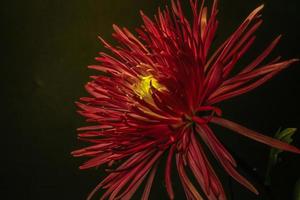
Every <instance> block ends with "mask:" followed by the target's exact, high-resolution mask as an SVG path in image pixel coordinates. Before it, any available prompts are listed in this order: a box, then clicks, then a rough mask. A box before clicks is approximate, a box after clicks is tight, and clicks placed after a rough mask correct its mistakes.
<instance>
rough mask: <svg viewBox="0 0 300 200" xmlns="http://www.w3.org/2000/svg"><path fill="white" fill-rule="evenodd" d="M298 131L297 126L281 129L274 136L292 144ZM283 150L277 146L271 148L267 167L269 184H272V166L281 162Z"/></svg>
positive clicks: (266, 179) (266, 181)
mask: <svg viewBox="0 0 300 200" xmlns="http://www.w3.org/2000/svg"><path fill="white" fill-rule="evenodd" d="M296 131H297V129H296V128H286V129H284V130H283V131H281V129H279V130H278V131H277V132H276V134H275V135H274V138H276V139H278V140H281V141H282V142H286V143H288V144H290V143H292V142H293V138H292V136H293V135H294V134H295V132H296ZM281 152H283V150H281V149H276V148H271V150H270V154H269V161H268V167H267V172H266V177H265V185H268V186H269V185H270V184H271V177H270V175H271V171H272V168H273V167H274V166H275V165H276V164H277V163H278V162H279V159H278V156H279V154H280V153H281Z"/></svg>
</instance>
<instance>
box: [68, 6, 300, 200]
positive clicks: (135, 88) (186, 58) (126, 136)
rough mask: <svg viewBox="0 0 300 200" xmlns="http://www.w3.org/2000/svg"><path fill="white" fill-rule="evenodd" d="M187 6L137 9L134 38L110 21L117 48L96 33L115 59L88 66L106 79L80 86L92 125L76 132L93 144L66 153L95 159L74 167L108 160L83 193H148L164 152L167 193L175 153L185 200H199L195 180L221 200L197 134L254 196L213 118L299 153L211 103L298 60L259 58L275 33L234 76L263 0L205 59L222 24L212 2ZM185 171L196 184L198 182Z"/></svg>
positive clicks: (85, 113) (95, 78) (125, 196)
mask: <svg viewBox="0 0 300 200" xmlns="http://www.w3.org/2000/svg"><path fill="white" fill-rule="evenodd" d="M190 5H191V11H192V13H193V17H192V20H191V21H189V20H187V18H186V17H185V16H184V14H183V10H182V7H181V5H180V2H179V1H176V2H175V1H172V8H171V9H169V8H168V7H166V8H165V9H164V10H163V11H161V10H158V13H157V15H156V16H155V18H154V20H151V19H150V18H148V17H147V16H146V15H145V14H143V13H141V16H142V19H143V22H144V24H143V25H142V26H141V28H139V29H137V33H138V37H136V36H134V35H133V34H132V33H131V32H129V31H128V30H127V29H126V28H119V27H118V26H116V25H114V26H113V28H114V30H115V33H114V34H113V36H114V37H115V38H116V39H117V40H118V41H119V43H120V46H117V47H114V46H111V45H110V44H108V43H107V42H105V41H104V40H103V39H101V38H100V39H101V41H102V42H103V44H104V45H105V46H106V47H107V48H108V49H109V50H111V51H112V52H113V55H108V54H106V53H103V52H101V53H100V56H99V57H97V58H96V60H97V61H99V62H100V64H99V65H93V66H89V68H92V69H96V70H99V71H103V72H106V73H107V75H105V76H104V75H97V76H92V79H93V80H92V81H91V82H89V83H87V85H86V90H87V91H88V93H89V94H90V95H91V97H84V98H81V99H80V102H78V103H77V105H78V107H79V108H80V111H79V113H80V114H81V115H83V116H85V117H86V118H87V121H88V122H93V123H95V124H96V125H94V126H88V127H83V128H79V129H78V130H79V131H80V133H79V138H80V139H82V140H84V141H88V142H90V143H92V144H93V145H92V146H89V147H86V148H83V149H80V150H77V151H74V152H72V154H73V155H74V156H76V157H77V156H87V157H91V159H90V160H88V161H87V162H86V163H84V164H83V165H82V166H81V167H80V169H87V168H92V167H98V166H100V165H104V164H107V165H108V166H109V168H110V170H108V172H109V175H108V176H107V177H106V178H105V179H104V180H102V182H101V183H100V184H99V185H98V186H97V187H96V188H95V189H94V191H93V192H92V193H91V194H90V196H89V197H88V199H90V198H91V197H92V196H93V195H94V194H95V192H97V191H98V190H99V189H104V190H106V191H105V193H104V194H103V196H102V199H105V198H109V199H130V198H131V196H132V195H133V194H134V192H135V191H136V190H137V188H138V187H139V186H140V185H141V183H142V182H143V181H144V180H146V185H145V189H144V193H143V196H142V199H148V196H149V193H150V189H151V185H152V183H153V180H154V177H155V174H156V170H157V166H158V163H159V162H160V160H161V158H162V156H163V154H167V155H166V157H167V159H166V168H165V175H164V176H165V185H166V190H167V192H168V195H169V197H170V199H174V191H173V189H172V181H171V169H172V166H171V164H172V159H175V160H176V167H177V171H178V175H179V177H180V180H181V182H182V185H183V189H184V191H185V194H186V197H187V199H197V200H199V199H202V197H201V195H200V194H199V192H198V189H197V188H198V187H199V186H200V187H201V189H202V192H203V194H205V196H206V197H207V198H208V199H209V200H217V199H218V200H222V199H226V196H225V193H224V190H223V188H222V184H221V182H220V181H219V179H218V176H217V175H216V173H215V172H214V170H213V168H212V166H211V164H210V163H209V160H208V158H207V156H206V154H205V152H204V150H203V147H202V146H201V144H200V143H199V140H201V141H202V142H203V143H205V144H206V145H207V147H208V148H209V150H210V151H211V152H212V154H213V155H214V157H215V158H216V160H217V161H218V162H219V163H220V164H221V165H222V166H223V167H224V169H225V171H226V172H227V173H228V174H229V175H230V176H231V177H232V178H234V179H235V180H236V181H238V182H239V183H241V184H242V185H244V186H245V187H247V188H248V189H249V190H251V191H252V192H254V193H256V194H257V193H258V192H257V190H256V189H255V188H254V187H253V186H252V185H251V183H249V182H248V181H247V180H246V179H245V178H244V177H242V176H241V175H240V174H239V173H238V172H237V171H236V162H235V160H234V158H233V157H232V156H231V155H230V153H229V152H228V151H227V150H226V149H225V148H224V146H223V145H222V144H221V142H220V141H219V140H218V139H217V137H216V136H215V134H214V133H213V131H212V130H211V128H210V127H209V124H210V123H214V124H218V125H220V126H223V127H225V128H228V129H231V130H233V131H235V132H237V133H239V134H241V135H243V136H246V137H248V138H251V139H253V140H256V141H259V142H261V143H264V144H267V145H270V146H272V147H276V148H279V149H283V150H286V151H291V152H295V153H300V150H299V149H297V148H295V147H293V146H290V145H289V144H286V143H283V142H280V141H278V140H275V139H272V138H270V137H267V136H265V135H262V134H260V133H257V132H255V131H252V130H250V129H247V128H245V127H243V126H241V125H239V124H236V123H234V122H232V121H229V120H227V119H224V118H222V117H221V114H222V113H221V110H220V109H219V108H218V107H216V106H215V105H216V104H217V103H219V102H221V101H224V100H226V99H229V98H232V97H235V96H237V95H240V94H243V93H246V92H248V91H250V90H252V89H254V88H256V87H258V86H259V85H261V84H263V83H264V82H266V81H267V80H269V79H270V78H272V77H273V76H274V75H275V74H277V73H278V72H280V71H281V70H283V69H285V68H287V67H288V66H289V65H290V64H291V63H293V62H295V61H296V59H292V60H287V61H279V59H280V58H276V59H274V60H272V61H271V62H269V63H268V64H261V63H262V62H263V61H264V60H265V58H266V57H267V56H268V55H269V53H270V52H271V51H272V49H273V48H274V47H275V46H276V44H277V43H278V41H279V39H280V36H279V37H277V38H276V39H275V40H274V41H273V42H272V43H271V44H270V45H269V46H268V47H267V48H266V49H265V50H264V51H263V52H262V53H261V54H260V55H259V56H258V57H257V58H256V59H255V60H253V62H251V63H250V64H249V65H247V66H246V67H245V68H244V69H243V70H241V71H240V72H239V73H237V74H236V75H230V72H231V71H232V69H233V68H234V66H235V64H236V63H237V61H239V60H240V58H241V57H242V56H243V55H244V54H245V53H246V52H247V50H248V49H249V47H250V46H251V45H252V43H253V42H254V40H255V35H254V33H255V31H256V30H257V29H258V27H259V26H260V25H261V24H262V20H261V18H260V17H261V14H260V12H261V10H262V8H263V6H260V7H258V8H256V9H255V10H254V11H253V12H252V13H251V14H250V15H249V16H248V17H247V18H246V20H245V21H244V22H243V23H242V24H241V25H240V26H239V27H238V29H237V30H236V31H235V32H234V33H233V34H232V35H231V36H230V37H229V38H228V39H227V40H226V41H225V42H224V43H223V44H222V45H221V46H220V47H219V48H218V49H217V50H216V51H215V52H214V53H213V54H212V56H209V57H208V52H209V49H210V46H211V43H212V41H213V39H214V36H215V33H216V30H217V27H218V21H217V19H216V16H217V13H218V10H217V1H216V0H215V1H214V2H213V5H212V9H211V11H210V12H209V11H208V9H207V7H206V6H205V5H204V0H203V1H201V2H198V1H197V0H190ZM207 113H209V114H207ZM116 161H118V162H116ZM187 170H188V171H189V172H191V173H192V174H193V175H194V177H195V180H196V181H197V184H199V186H194V184H195V183H192V181H191V180H190V179H189V175H188V174H189V173H187Z"/></svg>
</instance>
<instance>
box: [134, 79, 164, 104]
mask: <svg viewBox="0 0 300 200" xmlns="http://www.w3.org/2000/svg"><path fill="white" fill-rule="evenodd" d="M151 85H152V87H154V88H155V89H157V90H158V91H162V90H165V89H166V88H165V87H164V86H163V85H161V84H159V83H158V81H157V80H156V79H155V78H154V77H153V76H152V75H149V76H144V77H141V78H140V82H139V83H137V84H135V85H134V87H133V90H134V91H135V93H136V94H137V95H139V97H140V98H141V99H150V98H151Z"/></svg>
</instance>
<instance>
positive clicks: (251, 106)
mask: <svg viewBox="0 0 300 200" xmlns="http://www.w3.org/2000/svg"><path fill="white" fill-rule="evenodd" d="M164 2H165V1H163V0H84V1H83V0H72V1H68V0H64V1H63V0H60V1H59V0H43V1H41V0H39V1H38V0H28V1H14V0H10V1H3V2H1V21H2V26H1V28H2V30H1V40H2V42H1V49H2V51H1V52H2V53H1V57H2V58H1V86H2V87H3V88H2V89H1V100H2V103H1V106H2V108H1V115H2V120H1V122H2V123H1V124H2V125H1V143H2V145H1V148H3V150H2V151H1V153H2V154H1V157H2V158H1V163H2V164H1V165H0V166H1V168H0V169H1V182H2V184H1V197H0V198H1V199H34V200H35V199H84V198H85V197H86V195H87V194H88V192H90V190H91V189H92V188H93V187H94V186H95V185H96V184H97V183H98V182H99V181H100V179H101V178H102V177H103V176H104V174H103V171H101V170H88V171H79V170H78V166H79V165H80V163H82V162H83V159H78V158H76V159H75V158H72V157H71V156H70V151H72V150H74V149H77V148H79V147H80V146H82V143H81V142H78V141H77V139H76V131H75V129H76V128H77V127H80V126H82V125H84V119H83V118H81V117H80V116H79V115H78V114H76V108H75V105H74V101H76V100H77V99H78V98H79V97H81V96H84V95H86V93H85V91H84V88H83V85H84V84H85V83H86V82H87V81H88V80H89V78H88V76H89V75H92V74H93V73H95V72H94V71H92V70H88V69H86V66H87V65H89V64H93V63H95V62H94V61H93V57H94V56H96V54H97V52H98V51H102V50H104V49H103V47H102V46H101V44H100V43H99V42H98V40H97V35H98V34H99V35H101V36H103V37H104V38H105V39H107V40H108V41H112V38H111V32H112V28H111V25H112V24H113V23H116V24H119V25H121V26H126V27H129V28H130V29H131V30H133V28H134V27H136V26H138V25H139V24H140V23H141V20H140V17H139V13H138V12H139V10H140V9H142V10H144V11H145V13H146V14H148V15H149V16H152V15H153V14H154V12H155V10H156V8H157V7H158V6H159V5H161V6H162V5H164ZM168 2H169V1H168ZM261 3H265V4H266V7H265V9H264V14H263V18H264V20H265V23H264V25H263V26H262V27H261V28H260V30H259V31H258V34H257V35H258V37H259V38H258V39H257V41H256V44H255V46H254V47H253V48H252V49H251V51H250V52H249V53H248V55H247V56H246V57H245V59H244V60H243V61H242V62H240V63H239V66H243V63H246V62H247V61H249V60H251V59H252V58H254V57H255V55H258V53H259V51H261V50H262V49H263V47H265V46H266V45H267V44H268V42H270V41H271V40H272V38H274V37H275V36H276V35H277V34H279V33H283V35H284V37H283V39H282V42H281V43H280V45H279V46H278V47H277V48H276V50H275V51H274V53H273V54H272V55H273V56H275V55H278V54H280V55H282V56H283V57H284V58H293V57H298V58H299V57H300V46H299V39H298V38H299V36H300V31H299V29H298V27H299V24H300V15H299V11H300V2H299V1H298V0H289V1H286V0H285V1H284V0H266V1H261V0H245V1H241V0H223V1H221V2H220V14H219V21H220V27H219V31H218V36H217V39H216V44H219V43H220V42H221V41H224V39H225V38H226V37H228V36H229V34H230V33H232V32H233V30H234V29H235V28H236V27H237V26H238V25H239V23H240V22H241V21H242V20H243V19H244V18H245V17H246V16H247V15H248V14H249V13H250V11H252V9H254V8H255V7H256V6H258V5H259V4H261ZM185 4H186V3H185ZM299 67H300V66H299V63H297V64H294V65H293V66H292V67H290V68H289V69H287V70H285V71H284V72H282V73H281V74H279V75H278V76H276V77H275V78H274V79H272V80H271V81H270V82H268V83H267V84H265V85H264V86H262V87H260V88H258V89H256V90H255V91H252V92H250V93H248V94H246V95H243V96H240V97H237V98H235V99H232V100H230V101H227V102H225V103H223V104H222V105H221V106H222V108H223V111H224V116H226V118H228V119H232V120H233V121H237V122H240V123H241V124H243V125H245V126H247V127H249V128H253V129H254V130H258V131H260V132H262V133H265V134H267V135H270V136H271V135H273V134H274V133H275V132H276V131H277V129H278V128H279V127H283V128H286V127H299V128H300V126H299V125H300V123H299V122H300V117H299V106H298V105H299V102H300V97H299V95H298V94H299V89H300V81H299V74H300V69H299ZM214 130H215V131H216V134H217V135H218V137H220V138H221V139H222V141H224V143H225V144H226V145H227V146H228V148H229V149H230V150H231V151H232V152H233V154H235V155H236V156H237V157H238V158H239V160H240V161H242V163H244V164H245V163H246V165H245V166H246V167H247V166H252V167H253V168H256V172H255V173H254V175H253V176H252V175H249V174H251V173H250V172H249V173H247V174H248V175H249V176H248V177H250V180H253V181H254V182H255V183H258V182H260V181H261V179H262V177H263V176H264V173H265V170H266V165H267V158H268V152H269V148H268V147H266V146H264V145H262V144H258V143H256V142H253V141H250V140H248V139H245V138H243V137H240V136H238V135H236V134H233V133H231V132H229V131H227V130H224V129H220V128H215V129H214ZM294 145H296V146H298V147H300V137H299V133H298V135H296V136H295V142H294ZM281 157H282V162H281V163H280V164H278V165H277V166H276V167H275V169H274V171H273V173H272V187H271V189H270V190H271V195H272V196H273V197H271V199H279V200H289V199H292V193H293V189H294V185H295V183H296V181H297V179H298V178H299V177H300V172H299V169H300V156H299V155H294V154H291V153H283V154H282V156H281ZM243 170H245V168H244V169H243ZM160 171H163V169H161V170H160ZM219 171H220V170H219ZM245 171H247V170H245ZM223 176H225V175H224V174H223ZM251 177H252V178H251ZM225 179H226V176H225ZM226 181H227V182H225V185H226V187H228V188H232V192H231V194H233V196H234V199H245V200H247V199H250V200H251V199H267V197H265V196H261V197H256V196H255V195H253V194H251V193H250V192H248V191H247V190H246V189H244V188H243V187H242V186H240V185H239V184H237V183H236V182H234V181H231V182H230V181H229V180H228V178H227V179H226ZM258 184H259V183H258ZM174 185H175V187H176V188H180V183H178V182H177V181H175V183H174ZM258 187H259V188H260V186H258ZM262 191H263V190H262ZM262 193H264V192H262ZM165 194H166V191H165V190H164V188H163V186H162V183H161V182H160V181H159V180H158V181H156V184H155V185H154V187H153V191H152V193H151V195H152V196H151V197H152V198H151V199H166V195H165ZM177 199H184V196H183V192H182V191H179V192H178V195H177Z"/></svg>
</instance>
